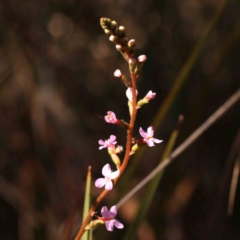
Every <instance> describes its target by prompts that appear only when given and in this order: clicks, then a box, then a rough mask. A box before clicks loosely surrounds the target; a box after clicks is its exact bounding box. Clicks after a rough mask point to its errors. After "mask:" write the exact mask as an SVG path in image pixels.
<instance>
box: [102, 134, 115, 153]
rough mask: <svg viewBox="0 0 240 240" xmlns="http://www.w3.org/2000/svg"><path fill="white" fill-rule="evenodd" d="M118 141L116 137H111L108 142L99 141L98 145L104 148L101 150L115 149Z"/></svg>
mask: <svg viewBox="0 0 240 240" xmlns="http://www.w3.org/2000/svg"><path fill="white" fill-rule="evenodd" d="M115 140H116V136H114V135H111V136H110V138H109V139H108V140H105V141H103V140H99V141H98V143H99V144H100V145H102V146H100V147H99V150H101V149H103V148H111V147H114V145H116V143H117V141H115Z"/></svg>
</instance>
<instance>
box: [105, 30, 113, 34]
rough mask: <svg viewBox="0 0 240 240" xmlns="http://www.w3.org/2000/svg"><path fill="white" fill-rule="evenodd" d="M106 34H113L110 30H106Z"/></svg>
mask: <svg viewBox="0 0 240 240" xmlns="http://www.w3.org/2000/svg"><path fill="white" fill-rule="evenodd" d="M104 32H105V33H106V34H111V33H112V31H111V30H109V29H104Z"/></svg>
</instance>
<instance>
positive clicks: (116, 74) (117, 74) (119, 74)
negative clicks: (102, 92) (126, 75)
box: [113, 69, 122, 78]
mask: <svg viewBox="0 0 240 240" xmlns="http://www.w3.org/2000/svg"><path fill="white" fill-rule="evenodd" d="M113 75H114V77H117V78H122V73H121V71H120V70H119V69H117V70H116V71H115V72H114V73H113Z"/></svg>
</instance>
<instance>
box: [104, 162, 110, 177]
mask: <svg viewBox="0 0 240 240" xmlns="http://www.w3.org/2000/svg"><path fill="white" fill-rule="evenodd" d="M111 172H112V170H111V167H110V165H109V164H106V165H105V166H104V167H103V168H102V175H103V176H104V177H108V176H109V175H110V174H111Z"/></svg>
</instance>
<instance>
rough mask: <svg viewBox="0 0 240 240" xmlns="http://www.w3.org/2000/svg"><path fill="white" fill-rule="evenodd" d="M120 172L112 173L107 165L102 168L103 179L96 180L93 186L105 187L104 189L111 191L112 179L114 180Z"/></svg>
mask: <svg viewBox="0 0 240 240" xmlns="http://www.w3.org/2000/svg"><path fill="white" fill-rule="evenodd" d="M119 173H120V171H119V170H117V171H115V172H112V170H111V167H110V165H109V164H106V165H105V166H104V167H103V168H102V175H103V176H104V178H98V179H97V180H96V181H95V186H96V187H97V188H101V187H103V186H104V185H105V189H107V190H112V188H113V183H112V181H111V180H112V179H115V178H116V177H117V176H118V175H119Z"/></svg>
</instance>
